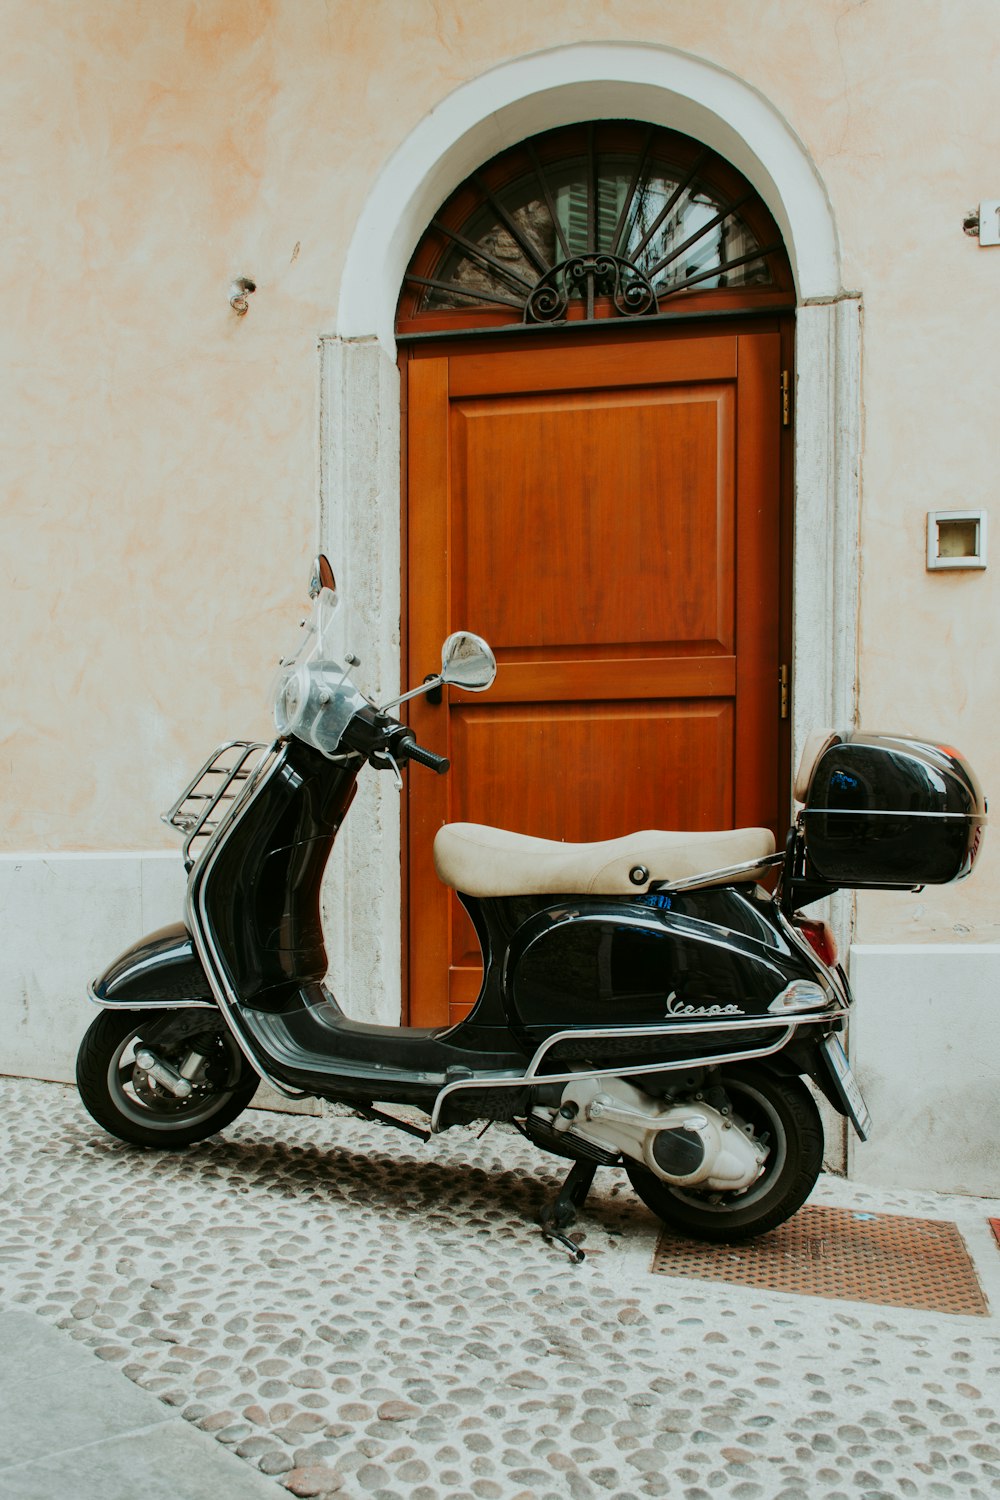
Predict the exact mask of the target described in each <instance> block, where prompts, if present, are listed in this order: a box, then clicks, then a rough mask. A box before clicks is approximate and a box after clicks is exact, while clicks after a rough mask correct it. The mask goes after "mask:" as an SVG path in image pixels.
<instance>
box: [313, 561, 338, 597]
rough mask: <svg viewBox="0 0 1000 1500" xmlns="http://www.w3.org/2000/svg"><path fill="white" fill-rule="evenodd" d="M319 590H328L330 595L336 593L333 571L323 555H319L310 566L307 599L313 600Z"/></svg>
mask: <svg viewBox="0 0 1000 1500" xmlns="http://www.w3.org/2000/svg"><path fill="white" fill-rule="evenodd" d="M320 589H329V590H330V592H331V593H332V594H335V593H336V592H337V582H336V579H335V578H334V576H333V569H332V568H331V567H330V563H329V561H328V559H327V557H326V555H325V554H324V553H322V552H321V553H320V554H319V556H318V557H317V559H316V561H315V562H314V563H313V565H312V574H311V576H310V579H309V597H310V599H315V598H316V597H317V595H318V594H319V592H320Z"/></svg>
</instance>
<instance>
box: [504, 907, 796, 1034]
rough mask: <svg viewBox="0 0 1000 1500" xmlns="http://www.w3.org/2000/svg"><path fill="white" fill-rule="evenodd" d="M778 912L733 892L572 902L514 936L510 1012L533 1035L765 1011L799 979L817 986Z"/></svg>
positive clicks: (733, 1016)
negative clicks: (775, 919)
mask: <svg viewBox="0 0 1000 1500" xmlns="http://www.w3.org/2000/svg"><path fill="white" fill-rule="evenodd" d="M769 905H770V903H769V902H764V901H760V902H758V901H756V900H755V899H754V898H753V897H749V896H746V895H744V894H743V893H741V892H739V891H738V890H737V889H735V888H732V887H723V888H720V889H717V890H713V891H708V892H699V893H693V894H692V895H691V896H687V897H666V896H656V895H654V896H652V897H638V898H636V899H630V898H623V899H621V900H615V899H608V898H590V897H582V898H568V899H567V900H566V901H565V902H564V903H560V904H559V905H553V906H550V907H549V908H548V909H547V910H546V911H544V912H542V913H540V914H539V915H538V916H537V917H536V918H535V919H534V920H532V921H531V922H528V923H526V924H525V926H524V927H523V928H522V929H521V931H520V932H518V934H517V935H516V938H515V940H514V942H513V944H512V945H511V950H510V954H509V959H508V992H509V993H508V1004H509V1005H510V1006H511V1007H512V1009H513V1012H514V1014H515V1016H516V1020H517V1022H518V1023H519V1024H520V1025H521V1026H523V1027H524V1028H525V1029H526V1030H527V1031H528V1032H529V1033H531V1034H535V1033H538V1032H543V1031H551V1030H552V1029H554V1028H559V1029H570V1028H572V1027H574V1026H579V1027H593V1026H615V1025H618V1026H641V1025H656V1024H663V1023H664V1022H665V1021H674V1020H681V1021H683V1020H685V1019H688V1020H691V1021H699V1022H700V1021H704V1020H706V1019H712V1018H713V1017H716V1016H717V1017H718V1018H719V1020H720V1022H722V1023H724V1022H725V1020H726V1019H727V1018H729V1019H738V1018H739V1017H747V1016H757V1015H764V1014H766V1013H767V1009H768V1006H769V1005H770V1003H771V1001H772V1000H773V999H774V998H775V997H776V996H777V995H778V994H780V992H781V991H782V990H783V989H784V988H785V986H786V985H787V984H789V983H790V982H791V981H792V980H794V979H803V978H805V979H814V978H815V974H814V971H813V970H812V969H810V968H809V967H808V966H807V964H806V962H805V961H804V959H803V958H802V956H801V955H800V954H799V953H797V952H795V951H794V950H793V949H792V948H790V946H789V945H788V943H787V941H786V940H785V938H784V937H783V935H782V933H781V932H780V929H778V927H777V925H776V924H775V923H774V922H773V921H772V920H770V919H769V918H768V915H767V908H768V907H769Z"/></svg>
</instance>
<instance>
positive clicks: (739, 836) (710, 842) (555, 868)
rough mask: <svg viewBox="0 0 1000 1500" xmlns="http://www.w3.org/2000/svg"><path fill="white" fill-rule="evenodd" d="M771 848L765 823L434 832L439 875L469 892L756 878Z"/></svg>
mask: <svg viewBox="0 0 1000 1500" xmlns="http://www.w3.org/2000/svg"><path fill="white" fill-rule="evenodd" d="M773 853H774V836H773V834H772V833H771V830H770V829H769V828H735V829H732V830H730V831H723V832H719V833H665V832H662V831H660V830H658V829H647V830H645V831H644V832H642V833H629V834H626V835H625V837H624V838H619V839H608V840H607V841H605V842H604V843H597V844H563V843H559V842H557V841H556V840H554V839H535V838H530V837H528V836H526V835H525V834H521V833H510V832H508V830H507V829H505V828H490V827H489V826H488V825H486V824H483V823H446V824H445V826H444V827H443V828H440V829H438V832H437V836H436V837H435V839H434V866H435V869H436V870H437V873H438V878H439V879H440V880H441V881H442V882H443V884H444V885H448V886H451V887H452V888H453V889H454V890H457V891H464V892H465V894H466V895H468V896H517V895H525V896H534V895H543V894H551V895H587V896H634V895H636V894H637V893H638V892H640V891H648V890H649V887H650V886H651V885H653V884H655V883H657V882H661V881H663V882H666V883H668V884H671V883H673V882H675V881H680V880H690V879H693V878H697V877H699V876H709V875H712V874H714V873H716V872H718V873H719V877H720V878H719V880H718V881H717V882H715V883H716V884H719V885H722V884H725V885H731V884H733V883H734V882H736V881H738V882H739V883H741V884H742V883H744V882H748V881H754V880H758V879H760V878H761V876H762V875H763V874H764V873H765V866H764V861H765V860H767V858H768V857H769V856H770V855H772V854H773ZM755 861H760V864H759V865H756V864H755V863H754V862H755ZM744 864H746V865H747V866H748V868H747V869H746V870H741V871H740V872H739V874H738V875H728V877H726V871H727V870H729V869H730V868H731V867H732V866H733V865H744ZM705 883H706V884H711V883H712V882H711V881H709V880H706V882H705Z"/></svg>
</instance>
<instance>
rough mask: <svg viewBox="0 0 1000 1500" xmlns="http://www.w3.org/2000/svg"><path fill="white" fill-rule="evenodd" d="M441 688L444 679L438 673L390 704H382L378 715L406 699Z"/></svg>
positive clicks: (397, 705) (396, 706)
mask: <svg viewBox="0 0 1000 1500" xmlns="http://www.w3.org/2000/svg"><path fill="white" fill-rule="evenodd" d="M443 686H444V678H443V677H442V676H441V674H440V673H438V675H437V676H436V677H428V678H426V679H425V680H424V681H423V682H422V683H421V684H420V686H419V687H415V688H411V689H410V691H409V692H408V693H401V694H400V696H399V697H398V698H393V699H392V701H391V702H390V703H383V704H382V706H381V708H380V709H379V713H380V714H384V713H386V712H387V711H388V710H389V709H390V708H398V707H399V705H400V704H401V703H405V702H406V701H407V699H408V698H417V697H419V696H420V694H421V693H429V692H431V691H432V690H433V689H434V688H439V687H443Z"/></svg>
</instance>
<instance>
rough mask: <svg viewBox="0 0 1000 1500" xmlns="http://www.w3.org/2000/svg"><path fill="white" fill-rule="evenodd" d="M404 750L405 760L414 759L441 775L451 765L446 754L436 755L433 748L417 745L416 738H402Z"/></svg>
mask: <svg viewBox="0 0 1000 1500" xmlns="http://www.w3.org/2000/svg"><path fill="white" fill-rule="evenodd" d="M403 744H404V750H405V754H406V758H407V760H415V761H416V762H417V763H418V765H421V766H427V767H428V768H429V769H430V770H431V771H436V772H437V774H438V775H439V776H443V775H444V773H445V771H447V769H448V767H449V766H450V765H451V761H450V760H449V759H448V757H447V756H446V755H436V754H435V752H434V751H433V750H427V749H425V748H424V746H423V745H418V744H417V742H416V740H404V742H403Z"/></svg>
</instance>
